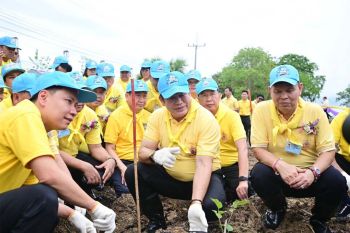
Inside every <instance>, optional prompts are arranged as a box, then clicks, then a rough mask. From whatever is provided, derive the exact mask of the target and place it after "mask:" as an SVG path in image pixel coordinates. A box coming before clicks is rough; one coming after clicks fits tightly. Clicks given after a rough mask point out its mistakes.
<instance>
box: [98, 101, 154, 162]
mask: <svg viewBox="0 0 350 233" xmlns="http://www.w3.org/2000/svg"><path fill="white" fill-rule="evenodd" d="M149 115H150V113H149V112H148V111H146V110H144V109H142V110H141V111H140V112H139V113H137V114H136V146H137V151H138V150H139V148H140V145H141V141H142V139H143V135H144V128H145V126H146V125H147V121H148V118H149ZM104 140H105V142H108V143H112V144H114V145H116V151H115V152H116V154H117V155H118V156H119V158H120V159H125V160H130V161H133V160H134V146H133V145H134V144H133V117H132V111H131V110H130V108H129V106H128V105H123V106H121V107H120V108H118V109H117V110H115V111H114V112H113V113H112V114H111V115H110V117H109V119H108V123H107V127H106V133H105V136H104Z"/></svg>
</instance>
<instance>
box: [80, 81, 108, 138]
mask: <svg viewBox="0 0 350 233" xmlns="http://www.w3.org/2000/svg"><path fill="white" fill-rule="evenodd" d="M86 86H87V88H89V89H90V90H92V91H93V92H95V93H96V95H97V99H96V101H94V102H91V103H87V104H86V105H87V106H88V107H89V108H91V109H92V110H94V111H95V113H96V114H97V116H98V120H99V123H100V125H101V130H102V136H103V135H104V132H105V129H106V124H107V121H108V118H109V112H108V110H107V108H106V106H105V105H104V104H103V103H104V100H105V96H106V91H107V83H106V81H105V80H104V79H103V78H101V77H99V76H96V75H90V76H89V77H88V78H87V80H86Z"/></svg>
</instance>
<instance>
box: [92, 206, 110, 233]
mask: <svg viewBox="0 0 350 233" xmlns="http://www.w3.org/2000/svg"><path fill="white" fill-rule="evenodd" d="M89 214H90V216H91V219H92V221H93V222H94V226H95V227H96V229H97V230H99V231H104V232H105V233H112V232H113V231H114V229H115V213H114V211H113V210H111V209H109V208H107V207H106V206H104V205H102V204H101V203H99V202H98V203H97V206H96V207H95V208H94V210H93V211H92V212H89Z"/></svg>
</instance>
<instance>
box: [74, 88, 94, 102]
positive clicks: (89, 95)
mask: <svg viewBox="0 0 350 233" xmlns="http://www.w3.org/2000/svg"><path fill="white" fill-rule="evenodd" d="M74 89H75V88H74ZM76 90H78V94H77V99H78V102H79V103H91V102H94V101H96V99H97V95H96V94H95V92H93V91H89V90H85V89H76Z"/></svg>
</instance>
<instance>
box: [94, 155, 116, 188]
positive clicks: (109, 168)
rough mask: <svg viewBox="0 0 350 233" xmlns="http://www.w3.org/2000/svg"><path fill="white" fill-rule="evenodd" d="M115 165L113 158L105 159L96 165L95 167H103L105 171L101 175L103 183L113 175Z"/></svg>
mask: <svg viewBox="0 0 350 233" xmlns="http://www.w3.org/2000/svg"><path fill="white" fill-rule="evenodd" d="M115 166H116V161H115V160H114V159H107V160H106V161H104V162H103V163H102V164H100V165H98V166H96V168H98V169H101V168H104V169H105V172H104V173H103V176H102V180H103V183H104V184H105V183H106V182H107V180H108V179H109V178H110V177H111V176H112V175H113V173H114V168H115Z"/></svg>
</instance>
